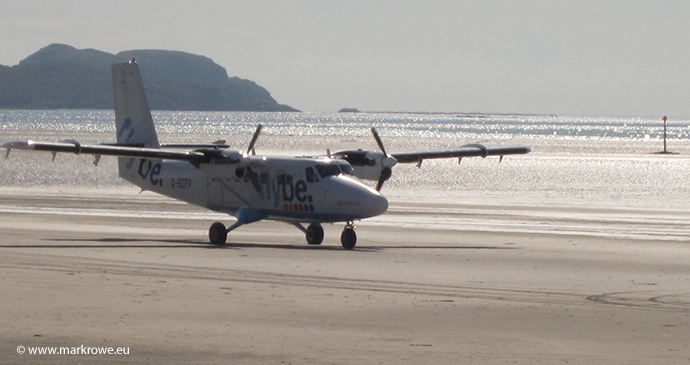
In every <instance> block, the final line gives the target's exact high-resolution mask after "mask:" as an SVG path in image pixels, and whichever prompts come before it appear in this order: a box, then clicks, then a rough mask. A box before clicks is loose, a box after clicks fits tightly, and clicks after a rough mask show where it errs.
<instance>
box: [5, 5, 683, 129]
mask: <svg viewBox="0 0 690 365" xmlns="http://www.w3.org/2000/svg"><path fill="white" fill-rule="evenodd" d="M50 43H65V44H69V45H71V46H74V47H77V48H80V49H83V48H95V49H98V50H102V51H106V52H111V53H117V52H119V51H123V50H130V49H142V48H151V49H170V50H180V51H185V52H190V53H196V54H200V55H204V56H208V57H210V58H212V59H213V60H214V61H215V62H216V63H218V64H220V65H221V66H223V67H225V68H226V69H227V71H228V74H229V75H230V76H239V77H241V78H246V79H250V80H253V81H255V82H257V83H258V84H259V85H261V86H263V87H265V88H266V89H268V91H269V92H271V94H272V95H273V97H274V98H275V99H276V100H277V101H278V102H280V103H284V104H288V105H291V106H293V107H295V108H298V109H301V110H314V111H317V110H333V111H334V110H338V109H340V108H342V107H356V108H359V109H360V110H367V111H444V112H487V113H488V112H500V113H548V114H562V115H632V116H635V115H639V116H657V115H668V116H669V117H672V116H677V117H679V116H684V117H690V1H687V0H666V1H664V0H656V1H630V0H625V1H606V0H596V1H589V0H577V1H557V0H553V1H531V0H519V1H518V0H514V1H490V0H477V1H460V0H449V1H435V0H420V1H407V0H395V1H377V0H361V1H359V0H352V1H347V0H303V1H289V0H283V1H278V0H275V1H262V0H247V1H233V0H194V1H183V0H165V1H162V0H161V1H148V0H136V1H134V0H109V1H101V0H50V1H45V0H0V64H3V65H9V66H11V65H15V64H17V63H18V62H19V61H20V60H22V59H23V58H25V57H27V56H28V55H30V54H31V53H33V52H35V51H37V50H38V49H40V48H42V47H44V46H46V45H48V44H50Z"/></svg>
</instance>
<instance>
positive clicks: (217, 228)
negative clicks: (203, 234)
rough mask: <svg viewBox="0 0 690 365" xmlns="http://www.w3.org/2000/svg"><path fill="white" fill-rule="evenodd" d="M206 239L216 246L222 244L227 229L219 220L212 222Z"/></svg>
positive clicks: (226, 237)
mask: <svg viewBox="0 0 690 365" xmlns="http://www.w3.org/2000/svg"><path fill="white" fill-rule="evenodd" d="M208 239H209V240H210V241H211V243H212V244H214V245H216V246H222V245H224V244H225V241H226V240H227V239H228V231H227V230H226V229H225V225H223V223H220V222H216V223H213V224H212V225H211V228H209V229H208Z"/></svg>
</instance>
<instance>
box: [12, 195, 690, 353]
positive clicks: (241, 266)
mask: <svg viewBox="0 0 690 365" xmlns="http://www.w3.org/2000/svg"><path fill="white" fill-rule="evenodd" d="M389 195H390V196H391V209H390V212H389V213H387V214H385V215H383V216H381V217H378V218H374V219H370V220H365V221H363V222H360V223H358V229H357V232H358V238H359V241H358V246H357V248H356V249H355V250H353V251H345V250H343V249H342V248H341V246H340V244H339V240H338V237H339V234H340V231H341V229H342V225H333V226H330V225H329V226H326V227H325V229H326V239H325V241H324V243H323V245H321V246H319V247H310V246H308V245H307V244H306V243H305V242H304V237H303V235H302V233H301V232H299V231H298V230H296V229H295V228H294V227H291V226H289V225H286V224H281V223H275V222H260V223H256V224H253V225H250V226H245V227H242V228H240V229H238V230H236V231H234V232H232V233H231V234H230V235H229V237H228V241H229V244H228V245H226V246H225V247H222V248H218V247H213V246H210V245H209V244H207V239H206V235H207V229H208V226H209V225H210V224H211V223H212V222H213V221H215V220H220V219H223V216H222V215H218V214H215V213H208V212H206V211H205V210H203V209H200V208H196V207H191V206H189V205H186V204H184V203H179V202H175V201H172V200H169V199H167V198H163V197H159V196H157V195H155V194H149V193H142V194H138V190H137V189H135V188H109V189H93V190H88V189H81V188H74V187H72V188H70V187H62V188H51V189H48V190H46V189H45V188H41V187H37V188H28V189H23V188H3V189H2V190H0V233H1V234H0V255H1V257H2V259H1V260H0V293H1V294H2V298H3V299H2V306H1V307H0V308H1V309H0V313H1V314H0V318H2V323H3V326H2V330H0V336H1V338H2V344H3V349H2V351H0V362H1V363H3V364H9V363H19V362H22V363H26V362H29V361H30V362H35V363H47V364H53V363H60V364H61V363H76V362H85V363H86V362H88V363H93V362H98V363H111V362H112V363H143V362H145V363H160V364H164V363H165V364H167V363H190V362H196V361H198V362H203V363H206V362H216V363H232V364H242V363H247V364H255V363H265V364H272V363H275V364H287V363H293V364H297V363H329V364H352V363H386V364H390V363H409V364H412V363H414V364H418V363H429V364H430V363H464V364H469V363H476V364H506V363H510V364H513V363H517V364H557V363H568V364H686V363H688V362H689V361H690V346H689V345H688V338H690V245H689V244H688V242H690V228H689V227H690V210H678V209H676V210H672V211H666V210H649V209H646V208H645V209H642V208H640V209H635V208H634V207H626V208H624V209H623V208H622V209H618V210H616V209H611V208H600V207H599V208H598V207H596V206H593V207H583V206H580V207H575V208H573V207H569V206H558V205H550V206H543V205H538V204H534V205H501V204H479V203H476V204H475V203H471V202H470V203H453V202H452V201H454V199H446V200H438V199H436V198H435V197H434V199H427V198H423V197H415V196H416V195H414V194H412V193H411V192H409V191H404V190H397V191H396V190H391V191H390V194H389ZM432 195H433V194H432ZM410 196H412V197H413V198H410ZM229 221H230V220H228V219H226V222H229ZM20 345H21V346H25V347H26V348H28V347H30V346H58V347H79V346H81V345H84V346H87V347H88V346H112V347H128V348H129V355H29V354H28V353H24V354H22V355H20V354H18V353H17V351H16V348H17V346H20Z"/></svg>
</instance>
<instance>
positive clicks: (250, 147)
mask: <svg viewBox="0 0 690 365" xmlns="http://www.w3.org/2000/svg"><path fill="white" fill-rule="evenodd" d="M262 128H263V126H262V125H261V124H259V125H258V126H257V127H256V132H254V136H252V141H251V142H249V148H247V154H249V152H251V151H252V150H253V149H254V144H255V143H256V140H257V139H258V138H259V133H261V129H262Z"/></svg>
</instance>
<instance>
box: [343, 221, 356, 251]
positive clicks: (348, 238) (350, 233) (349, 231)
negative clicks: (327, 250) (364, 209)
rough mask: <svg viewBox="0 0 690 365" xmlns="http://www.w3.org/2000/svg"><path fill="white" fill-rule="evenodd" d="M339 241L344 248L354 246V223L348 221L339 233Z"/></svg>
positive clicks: (349, 248) (347, 248)
mask: <svg viewBox="0 0 690 365" xmlns="http://www.w3.org/2000/svg"><path fill="white" fill-rule="evenodd" d="M340 243H342V245H343V248H345V249H346V250H351V249H353V248H355V245H356V244H357V233H355V225H354V224H353V223H352V222H348V224H347V225H346V226H345V229H343V233H342V234H341V235H340Z"/></svg>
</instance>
